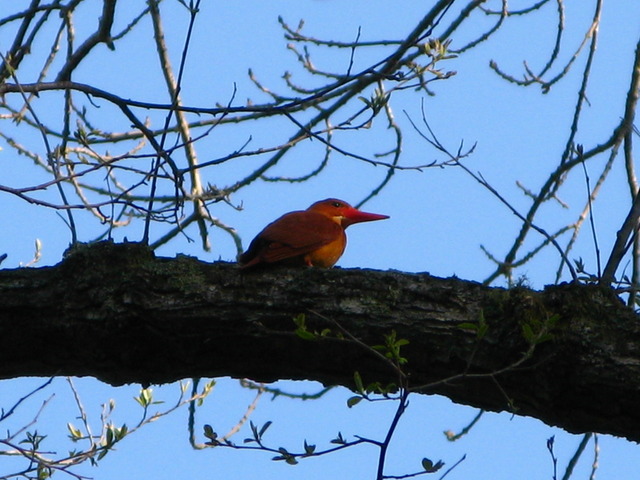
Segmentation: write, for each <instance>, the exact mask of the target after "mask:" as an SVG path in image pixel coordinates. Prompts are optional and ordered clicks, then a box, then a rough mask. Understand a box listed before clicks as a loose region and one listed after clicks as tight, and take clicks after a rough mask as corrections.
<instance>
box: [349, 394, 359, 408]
mask: <svg viewBox="0 0 640 480" xmlns="http://www.w3.org/2000/svg"><path fill="white" fill-rule="evenodd" d="M361 401H362V397H361V396H359V395H356V396H353V397H351V398H349V400H347V407H349V408H351V407H355V406H356V405H357V404H359V403H360V402H361Z"/></svg>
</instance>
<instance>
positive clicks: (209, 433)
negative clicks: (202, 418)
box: [204, 425, 218, 440]
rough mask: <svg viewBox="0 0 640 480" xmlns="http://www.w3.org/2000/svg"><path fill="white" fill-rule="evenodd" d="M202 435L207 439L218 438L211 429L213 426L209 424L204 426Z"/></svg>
mask: <svg viewBox="0 0 640 480" xmlns="http://www.w3.org/2000/svg"><path fill="white" fill-rule="evenodd" d="M204 436H205V437H207V438H208V439H209V440H215V439H216V438H218V434H217V433H216V432H215V431H214V430H213V427H211V425H205V426H204Z"/></svg>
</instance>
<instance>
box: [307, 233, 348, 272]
mask: <svg viewBox="0 0 640 480" xmlns="http://www.w3.org/2000/svg"><path fill="white" fill-rule="evenodd" d="M346 246H347V236H346V235H345V233H344V231H342V232H340V236H339V237H338V238H336V239H335V240H334V241H333V242H331V243H328V244H327V245H324V246H322V247H320V248H318V249H317V250H314V251H312V252H309V253H308V254H307V255H305V263H306V264H307V265H309V266H314V267H321V268H331V267H333V266H334V265H335V264H336V262H337V261H338V259H339V258H340V257H341V256H342V253H343V252H344V249H345V247H346Z"/></svg>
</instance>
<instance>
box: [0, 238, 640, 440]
mask: <svg viewBox="0 0 640 480" xmlns="http://www.w3.org/2000/svg"><path fill="white" fill-rule="evenodd" d="M301 313H304V314H305V315H306V318H307V324H308V325H309V326H310V328H311V329H316V330H322V329H323V328H330V329H332V330H333V331H334V332H337V330H338V329H337V327H336V325H335V324H334V323H333V322H334V321H335V322H337V323H338V324H339V325H340V326H342V327H343V328H344V329H346V330H347V331H348V332H350V333H351V334H352V335H354V336H355V337H357V338H358V339H360V340H361V341H362V342H364V343H365V344H367V345H375V344H381V343H383V337H384V335H385V334H388V333H390V332H391V331H392V330H395V331H396V332H397V334H398V337H399V338H406V339H408V340H409V341H410V343H409V344H408V345H406V346H405V347H403V349H402V354H403V355H404V356H405V357H406V358H407V359H408V364H407V365H406V371H407V372H408V373H409V374H410V377H409V378H410V385H411V386H413V387H416V388H418V387H421V388H419V391H420V392H422V393H437V394H442V395H446V396H447V397H449V398H451V399H452V400H453V401H455V402H459V403H464V404H468V405H474V406H477V407H481V408H484V409H488V410H493V411H502V410H510V411H515V412H516V413H518V414H523V415H529V416H533V417H536V418H539V419H540V420H542V421H544V422H546V423H548V424H551V425H557V426H560V427H562V428H564V429H566V430H568V431H572V432H585V431H599V432H605V433H611V434H614V435H618V436H623V437H626V438H628V439H631V440H635V441H638V440H640V409H639V408H638V405H640V323H639V322H638V318H637V316H636V315H635V314H634V312H632V311H631V310H629V309H627V308H626V307H625V306H624V305H623V304H622V303H621V302H620V301H619V299H618V298H617V297H616V296H615V295H614V293H613V292H612V291H610V290H606V289H600V288H598V287H596V286H585V285H559V286H552V287H547V288H546V289H545V290H544V291H542V292H536V291H531V290H527V289H524V288H517V289H513V290H504V289H500V288H489V287H483V286H481V285H479V284H476V283H472V282H467V281H463V280H459V279H455V278H451V279H440V278H435V277H432V276H430V275H428V274H406V273H402V272H395V271H387V272H383V271H373V270H360V269H353V270H352V269H349V270H344V269H333V270H319V269H294V268H278V269H273V270H266V271H257V272H241V271H240V270H239V269H238V267H237V266H236V265H234V264H229V263H214V264H209V263H204V262H201V261H198V260H196V259H194V258H190V257H178V258H176V259H168V258H155V257H154V255H153V253H152V252H151V251H149V250H148V249H147V248H145V247H143V246H140V245H138V244H124V245H116V244H112V243H99V244H95V245H91V246H80V247H76V248H75V249H74V250H73V252H71V253H70V254H68V255H67V257H66V259H65V260H64V261H63V262H62V263H60V264H59V265H57V266H54V267H46V268H38V269H16V270H4V271H0V378H12V377H18V376H31V375H38V376H49V375H77V376H93V377H96V378H98V379H101V380H103V381H105V382H108V383H111V384H114V385H118V384H122V383H141V384H152V383H166V382H171V381H174V380H177V379H181V378H189V377H217V376H227V375H228V376H233V377H248V378H252V379H254V380H259V381H266V382H270V381H274V380H277V379H309V380H317V381H320V382H323V383H325V384H339V385H345V386H347V387H352V386H353V374H354V372H355V371H358V372H359V373H360V374H361V376H362V377H363V379H364V381H365V384H366V383H368V382H374V381H379V382H381V383H383V384H384V383H387V382H395V381H397V376H396V373H394V371H393V370H392V369H391V368H389V366H388V365H387V364H385V363H384V362H382V361H381V360H380V359H379V358H378V357H376V355H374V354H373V353H372V352H371V351H370V350H369V349H367V348H365V347H364V346H363V345H360V344H358V343H356V342H354V341H352V340H348V339H344V338H342V339H341V338H338V336H336V335H329V336H328V337H326V338H321V339H317V340H303V339H301V338H299V337H298V336H297V335H296V334H295V332H294V330H295V325H294V322H293V320H292V319H293V317H295V316H296V315H299V314H301ZM552 317H555V318H559V321H558V322H557V324H556V326H555V327H554V328H553V329H552V331H551V339H550V340H549V341H546V342H543V343H540V344H539V345H537V346H536V347H535V349H534V351H533V354H532V355H530V356H529V357H526V359H525V352H527V350H528V349H529V348H530V342H528V341H527V340H526V335H524V334H523V331H524V330H525V329H527V328H531V329H533V330H534V332H535V331H536V329H539V327H540V325H541V324H545V322H546V321H547V319H548V318H552ZM483 319H484V320H483ZM482 321H484V322H486V325H487V327H488V328H487V332H486V335H484V337H482V338H481V339H479V338H478V336H477V334H476V333H475V332H474V331H473V330H470V329H469V328H463V327H461V324H464V323H472V324H475V325H479V324H480V322H482ZM525 325H528V326H529V327H526V326H525ZM523 359H524V361H522V360H523ZM445 379H448V380H447V381H443V380H445Z"/></svg>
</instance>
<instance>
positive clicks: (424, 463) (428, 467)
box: [422, 458, 444, 473]
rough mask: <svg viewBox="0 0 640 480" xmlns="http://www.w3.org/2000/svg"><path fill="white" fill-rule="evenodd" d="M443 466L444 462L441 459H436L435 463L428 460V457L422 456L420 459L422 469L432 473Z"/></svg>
mask: <svg viewBox="0 0 640 480" xmlns="http://www.w3.org/2000/svg"><path fill="white" fill-rule="evenodd" d="M443 466H444V463H443V462H442V460H438V461H437V462H436V463H435V464H434V463H433V462H432V461H431V460H429V459H428V458H423V459H422V468H424V471H425V472H427V473H434V472H437V471H438V470H440V469H441V468H442V467H443Z"/></svg>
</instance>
